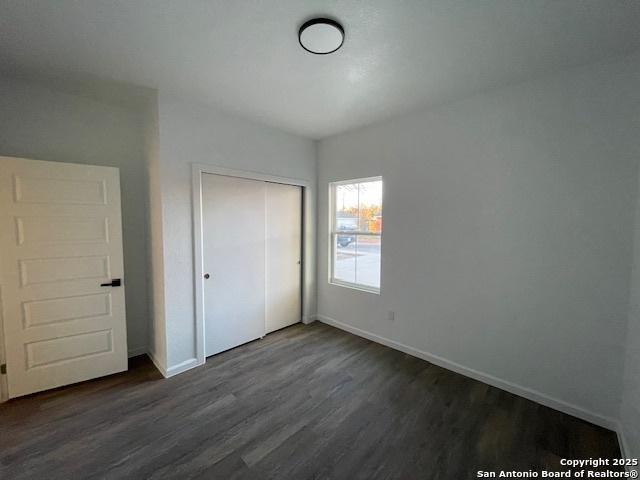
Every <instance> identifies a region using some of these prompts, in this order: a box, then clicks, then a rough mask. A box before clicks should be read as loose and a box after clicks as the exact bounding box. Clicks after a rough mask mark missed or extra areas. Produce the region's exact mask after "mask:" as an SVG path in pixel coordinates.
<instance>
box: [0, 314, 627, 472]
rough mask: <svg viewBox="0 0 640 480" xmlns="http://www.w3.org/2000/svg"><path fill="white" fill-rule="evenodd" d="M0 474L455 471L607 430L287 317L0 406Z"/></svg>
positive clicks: (587, 439) (594, 447)
mask: <svg viewBox="0 0 640 480" xmlns="http://www.w3.org/2000/svg"><path fill="white" fill-rule="evenodd" d="M0 429H1V434H0V478H2V479H27V478H28V479H89V478H95V479H102V478H114V479H144V478H154V479H156V478H157V479H166V478H179V479H186V478H202V479H240V478H242V479H263V478H279V479H296V480H302V479H307V478H317V479H329V478H331V479H354V478H363V479H365V478H366V479H377V478H385V479H386V478H397V479H431V478H433V479H436V478H437V479H456V480H459V479H467V478H476V472H477V471H478V470H485V471H491V470H500V469H503V470H512V469H518V470H529V469H533V470H538V469H543V468H546V469H551V470H560V469H561V468H560V465H559V460H560V459H561V458H590V457H593V458H598V457H603V458H614V457H615V458H618V457H619V456H620V453H619V449H618V444H617V440H616V436H615V434H614V433H613V432H611V431H608V430H605V429H603V428H600V427H596V426H594V425H591V424H589V423H586V422H584V421H581V420H578V419H576V418H574V417H570V416H568V415H565V414H562V413H560V412H557V411H555V410H551V409H549V408H546V407H542V406H540V405H537V404H535V403H533V402H530V401H528V400H525V399H523V398H520V397H517V396H515V395H512V394H509V393H507V392H504V391H501V390H498V389H496V388H493V387H489V386H487V385H485V384H482V383H480V382H477V381H474V380H470V379H468V378H466V377H463V376H461V375H458V374H455V373H452V372H450V371H447V370H444V369H442V368H439V367H437V366H435V365H432V364H430V363H428V362H425V361H422V360H419V359H417V358H414V357H411V356H409V355H405V354H403V353H400V352H397V351H394V350H392V349H390V348H387V347H384V346H381V345H377V344H375V343H372V342H369V341H367V340H364V339H362V338H359V337H356V336H353V335H350V334H348V333H345V332H342V331H340V330H337V329H334V328H332V327H329V326H326V325H323V324H320V323H317V322H316V323H315V324H312V325H310V326H304V325H295V326H293V327H290V328H287V329H284V330H281V331H279V332H276V333H274V334H271V335H268V336H267V337H265V338H264V339H262V340H260V341H256V342H253V343H250V344H247V345H244V346H242V347H238V348H236V349H234V350H231V351H229V352H225V353H223V354H220V355H217V356H215V357H211V358H209V360H208V361H207V364H206V366H203V367H200V368H197V369H194V370H191V371H189V372H187V373H184V374H182V375H179V376H177V377H173V378H170V379H167V380H163V379H162V378H161V376H160V374H159V373H158V372H157V371H156V370H155V368H154V367H153V365H152V364H151V362H149V360H148V359H146V357H138V358H135V359H132V360H131V365H130V370H129V372H126V373H123V374H119V375H113V376H111V377H107V378H103V379H99V380H94V381H90V382H85V383H82V384H78V385H74V386H70V387H66V388H61V389H57V390H54V391H50V392H45V393H41V394H36V395H32V396H29V397H25V398H21V399H16V400H12V401H9V402H7V403H6V404H3V405H0Z"/></svg>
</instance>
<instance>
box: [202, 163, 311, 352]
mask: <svg viewBox="0 0 640 480" xmlns="http://www.w3.org/2000/svg"><path fill="white" fill-rule="evenodd" d="M301 200H302V199H301V189H300V187H293V186H289V185H280V184H272V183H267V182H262V181H257V180H249V179H244V178H238V177H230V176H222V175H213V174H203V175H202V246H203V258H202V262H203V274H204V317H205V354H206V355H207V356H210V355H214V354H216V353H219V352H222V351H224V350H228V349H230V348H233V347H236V346H238V345H241V344H243V343H247V342H250V341H251V340H255V339H257V338H260V337H262V336H264V335H265V333H268V332H270V331H273V330H277V329H279V328H282V327H285V326H287V325H291V324H293V323H296V322H299V321H300V319H301V318H300V317H301V298H300V295H301V290H300V286H301V278H300V275H301V266H300V258H301V257H300V255H301V246H300V245H301Z"/></svg>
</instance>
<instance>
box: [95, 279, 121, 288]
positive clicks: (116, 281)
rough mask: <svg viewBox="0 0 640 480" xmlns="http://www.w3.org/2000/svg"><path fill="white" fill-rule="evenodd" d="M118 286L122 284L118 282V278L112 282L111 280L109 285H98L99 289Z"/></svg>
mask: <svg viewBox="0 0 640 480" xmlns="http://www.w3.org/2000/svg"><path fill="white" fill-rule="evenodd" d="M120 285H122V282H121V281H120V279H119V278H114V279H113V280H111V282H110V283H101V284H100V286H101V287H119V286H120Z"/></svg>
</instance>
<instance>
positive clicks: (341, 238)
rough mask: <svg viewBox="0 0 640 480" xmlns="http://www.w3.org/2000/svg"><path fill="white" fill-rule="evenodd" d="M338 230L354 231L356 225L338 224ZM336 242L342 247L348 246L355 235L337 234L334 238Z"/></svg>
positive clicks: (353, 240) (354, 238) (354, 239)
mask: <svg viewBox="0 0 640 480" xmlns="http://www.w3.org/2000/svg"><path fill="white" fill-rule="evenodd" d="M338 230H339V231H341V232H354V231H356V227H355V226H354V225H340V227H338ZM336 241H337V242H338V246H339V247H342V248H346V247H348V246H349V245H350V244H351V243H353V242H355V241H356V236H355V235H353V234H348V233H346V234H338V238H337V240H336Z"/></svg>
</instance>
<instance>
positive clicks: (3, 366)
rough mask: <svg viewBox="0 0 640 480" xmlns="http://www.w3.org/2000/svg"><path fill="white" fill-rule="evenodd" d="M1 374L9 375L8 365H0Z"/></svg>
mask: <svg viewBox="0 0 640 480" xmlns="http://www.w3.org/2000/svg"><path fill="white" fill-rule="evenodd" d="M0 374H2V375H6V374H7V364H6V363H3V364H2V365H0Z"/></svg>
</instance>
